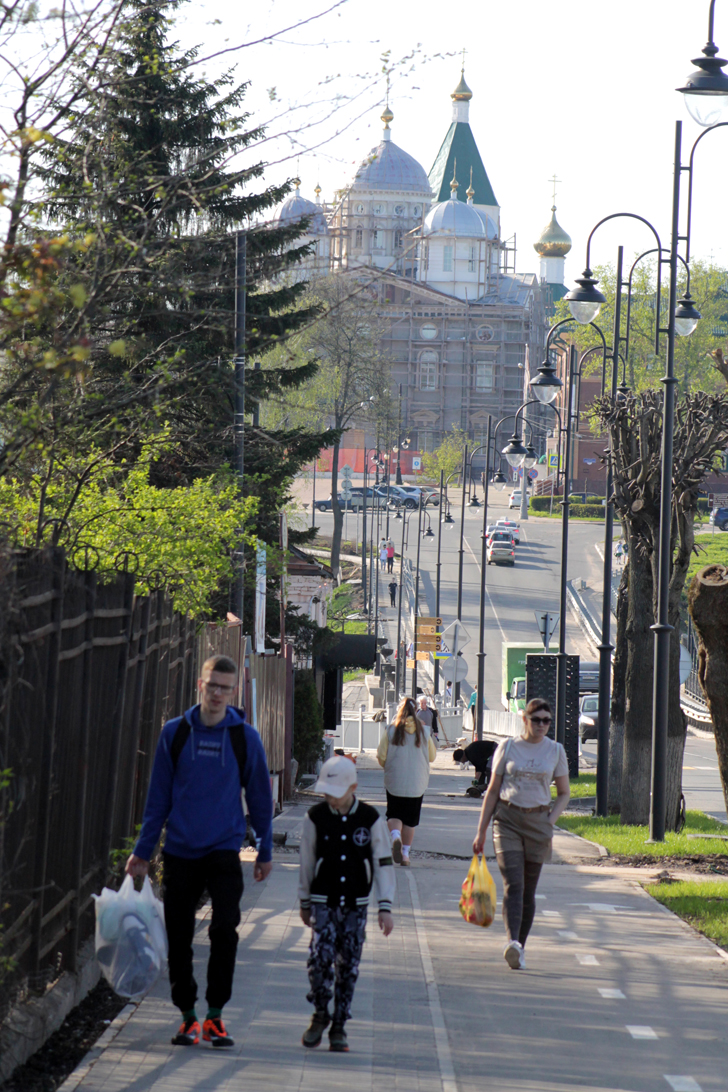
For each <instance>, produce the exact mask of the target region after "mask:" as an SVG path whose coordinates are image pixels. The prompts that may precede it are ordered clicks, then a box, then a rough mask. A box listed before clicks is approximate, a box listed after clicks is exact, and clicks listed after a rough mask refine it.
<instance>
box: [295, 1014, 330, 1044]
mask: <svg viewBox="0 0 728 1092" xmlns="http://www.w3.org/2000/svg"><path fill="white" fill-rule="evenodd" d="M329 1022H330V1017H329V1014H328V1012H315V1013H314V1014H313V1016H312V1017H311V1023H310V1024H309V1025H308V1027H307V1028H306V1030H305V1031H304V1033H303V1038H302V1039H301V1042H302V1043H303V1045H304V1046H305V1047H317V1046H318V1045H319V1043H320V1042H321V1040H322V1039H323V1035H324V1031H325V1030H326V1028H327V1027H328V1026H329Z"/></svg>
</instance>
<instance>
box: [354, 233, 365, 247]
mask: <svg viewBox="0 0 728 1092" xmlns="http://www.w3.org/2000/svg"><path fill="white" fill-rule="evenodd" d="M363 238H364V235H363V232H362V230H361V228H360V227H358V228H357V229H356V231H355V232H354V246H355V247H356V248H357V250H361V247H362V243H363Z"/></svg>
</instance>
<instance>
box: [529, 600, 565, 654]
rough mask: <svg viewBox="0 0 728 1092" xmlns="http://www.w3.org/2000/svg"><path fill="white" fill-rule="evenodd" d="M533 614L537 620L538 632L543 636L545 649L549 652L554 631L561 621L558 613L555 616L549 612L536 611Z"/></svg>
mask: <svg viewBox="0 0 728 1092" xmlns="http://www.w3.org/2000/svg"><path fill="white" fill-rule="evenodd" d="M533 613H534V616H535V618H536V625H537V626H538V631H539V633H540V634H541V640H542V641H543V647H544V648H545V649H546V650H547V651H548V647H549V645H550V644H551V638H552V637H553V634H554V630H555V629H556V626H557V624H558V621H559V615H558V612H557V613H555V614H553V613H552V612H551V611H548V610H535V611H534V612H533Z"/></svg>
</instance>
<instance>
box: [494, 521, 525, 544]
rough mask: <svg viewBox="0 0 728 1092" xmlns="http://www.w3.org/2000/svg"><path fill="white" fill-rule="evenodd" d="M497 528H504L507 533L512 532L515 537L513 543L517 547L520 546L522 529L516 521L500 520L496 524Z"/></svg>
mask: <svg viewBox="0 0 728 1092" xmlns="http://www.w3.org/2000/svg"><path fill="white" fill-rule="evenodd" d="M496 527H503V528H505V530H506V531H510V532H511V534H512V535H513V541H514V542H515V544H516V546H518V544H519V543H520V541H521V528H520V525H519V524H518V523H516V521H515V520H514V519H499V520H498V521H497V523H496Z"/></svg>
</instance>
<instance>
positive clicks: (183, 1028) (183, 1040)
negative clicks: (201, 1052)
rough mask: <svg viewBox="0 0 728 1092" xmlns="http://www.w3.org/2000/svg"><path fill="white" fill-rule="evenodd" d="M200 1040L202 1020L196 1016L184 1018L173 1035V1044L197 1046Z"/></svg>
mask: <svg viewBox="0 0 728 1092" xmlns="http://www.w3.org/2000/svg"><path fill="white" fill-rule="evenodd" d="M199 1041H200V1022H199V1020H198V1019H197V1018H196V1017H193V1018H190V1019H189V1020H183V1021H182V1023H181V1024H180V1029H179V1031H178V1032H177V1034H176V1035H174V1036H173V1037H172V1046H196V1045H197V1044H198V1043H199Z"/></svg>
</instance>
